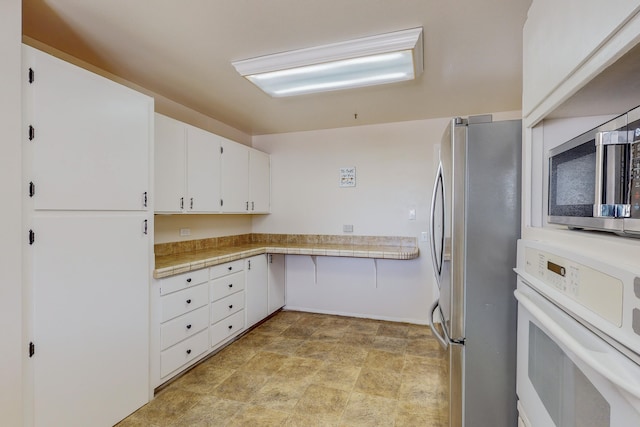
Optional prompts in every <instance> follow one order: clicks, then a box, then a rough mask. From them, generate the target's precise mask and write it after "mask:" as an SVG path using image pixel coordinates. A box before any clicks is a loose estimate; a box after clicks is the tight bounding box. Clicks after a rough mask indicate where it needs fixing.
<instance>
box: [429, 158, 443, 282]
mask: <svg viewBox="0 0 640 427" xmlns="http://www.w3.org/2000/svg"><path fill="white" fill-rule="evenodd" d="M438 189H440V190H441V193H442V199H443V200H442V207H443V210H444V183H443V181H442V163H440V164H439V165H438V172H437V174H436V180H435V184H434V185H433V194H432V196H431V215H430V218H429V224H430V227H431V231H430V233H429V241H430V243H431V261H432V262H433V271H434V272H435V275H436V281H437V284H438V288H440V275H441V274H442V263H443V255H444V224H443V227H442V230H441V231H442V233H441V236H440V251H439V253H438V249H437V248H436V236H435V231H436V218H435V214H436V202H437V198H438ZM442 220H443V222H444V212H443V214H442Z"/></svg>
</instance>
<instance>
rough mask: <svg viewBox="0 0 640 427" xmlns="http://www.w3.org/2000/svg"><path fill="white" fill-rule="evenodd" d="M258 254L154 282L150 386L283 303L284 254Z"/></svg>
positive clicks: (221, 344)
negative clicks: (269, 261)
mask: <svg viewBox="0 0 640 427" xmlns="http://www.w3.org/2000/svg"><path fill="white" fill-rule="evenodd" d="M267 257H269V259H270V260H271V257H270V256H269V255H257V256H254V257H251V258H247V259H241V260H237V261H232V262H228V263H225V264H220V265H216V266H214V267H210V268H203V269H200V270H194V271H190V272H188V273H182V274H177V275H175V276H171V277H167V278H164V279H159V280H156V281H155V282H154V286H155V288H154V292H153V294H152V319H154V320H153V323H152V325H153V327H152V328H153V330H152V344H151V346H152V353H151V354H152V360H151V371H152V378H153V380H152V382H151V385H152V388H156V387H158V386H159V385H161V384H163V383H165V382H167V381H168V380H170V379H171V378H173V377H175V376H176V375H178V374H179V373H181V372H183V371H184V370H185V369H187V368H189V367H190V366H192V365H193V364H195V363H197V362H198V361H199V360H201V359H202V358H204V357H206V356H207V355H208V354H210V353H212V352H214V351H215V350H217V349H219V348H220V347H221V346H223V345H225V344H226V343H228V342H229V341H230V340H232V339H233V338H234V337H236V336H238V334H240V333H242V332H243V331H245V330H246V329H247V328H248V327H251V326H253V325H254V324H256V323H258V322H259V321H261V320H262V319H264V318H265V317H267V316H268V315H269V314H271V313H272V312H274V311H275V310H277V309H279V308H281V307H282V306H283V305H284V255H275V256H273V261H272V264H269V267H267V259H268V258H267Z"/></svg>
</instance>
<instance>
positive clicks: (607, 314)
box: [525, 247, 624, 327]
mask: <svg viewBox="0 0 640 427" xmlns="http://www.w3.org/2000/svg"><path fill="white" fill-rule="evenodd" d="M525 263H526V264H525V270H526V272H527V273H529V274H530V275H532V276H533V277H535V278H536V279H538V281H539V282H538V283H542V284H543V285H544V286H548V287H550V288H552V289H554V290H555V291H558V292H560V293H561V294H563V295H564V296H566V297H568V298H570V299H571V300H573V301H575V302H577V303H579V304H580V305H582V306H583V307H585V308H587V309H589V310H590V311H592V312H594V313H595V314H597V315H598V316H600V317H601V318H602V319H604V320H606V321H608V322H609V323H611V324H612V325H615V326H617V327H620V326H621V325H622V310H623V304H622V302H623V301H622V300H623V288H624V285H623V283H622V281H621V280H620V279H618V278H616V277H612V276H609V275H607V274H604V273H603V272H601V271H598V270H595V269H593V268H591V267H588V266H586V265H584V264H580V263H578V262H576V261H573V260H569V259H566V258H563V257H560V256H558V255H555V254H551V253H548V252H545V251H542V250H539V249H536V248H531V247H527V248H526V251H525ZM541 291H544V289H541ZM558 303H561V301H558Z"/></svg>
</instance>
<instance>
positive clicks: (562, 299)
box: [515, 240, 640, 427]
mask: <svg viewBox="0 0 640 427" xmlns="http://www.w3.org/2000/svg"><path fill="white" fill-rule="evenodd" d="M633 268H634V267H630V269H628V268H626V267H625V268H622V267H620V266H615V265H610V264H606V263H604V262H602V261H601V260H598V259H594V258H591V257H588V256H583V255H579V254H576V253H575V252H573V251H571V252H570V251H567V250H565V249H561V248H558V247H553V246H550V245H548V244H544V243H540V242H533V241H523V240H520V241H519V242H518V266H517V268H516V271H517V273H518V286H517V290H516V291H515V296H516V298H517V300H518V342H517V344H518V350H517V395H518V412H519V417H520V418H519V426H521V427H600V426H607V427H632V426H640V355H639V354H640V268H637V267H635V268H636V270H635V271H633Z"/></svg>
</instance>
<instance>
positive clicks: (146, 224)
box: [142, 219, 149, 234]
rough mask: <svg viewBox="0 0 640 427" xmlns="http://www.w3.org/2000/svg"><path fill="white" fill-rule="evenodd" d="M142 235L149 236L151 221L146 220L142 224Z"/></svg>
mask: <svg viewBox="0 0 640 427" xmlns="http://www.w3.org/2000/svg"><path fill="white" fill-rule="evenodd" d="M142 234H149V221H148V220H146V219H145V220H144V221H143V222H142Z"/></svg>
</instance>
